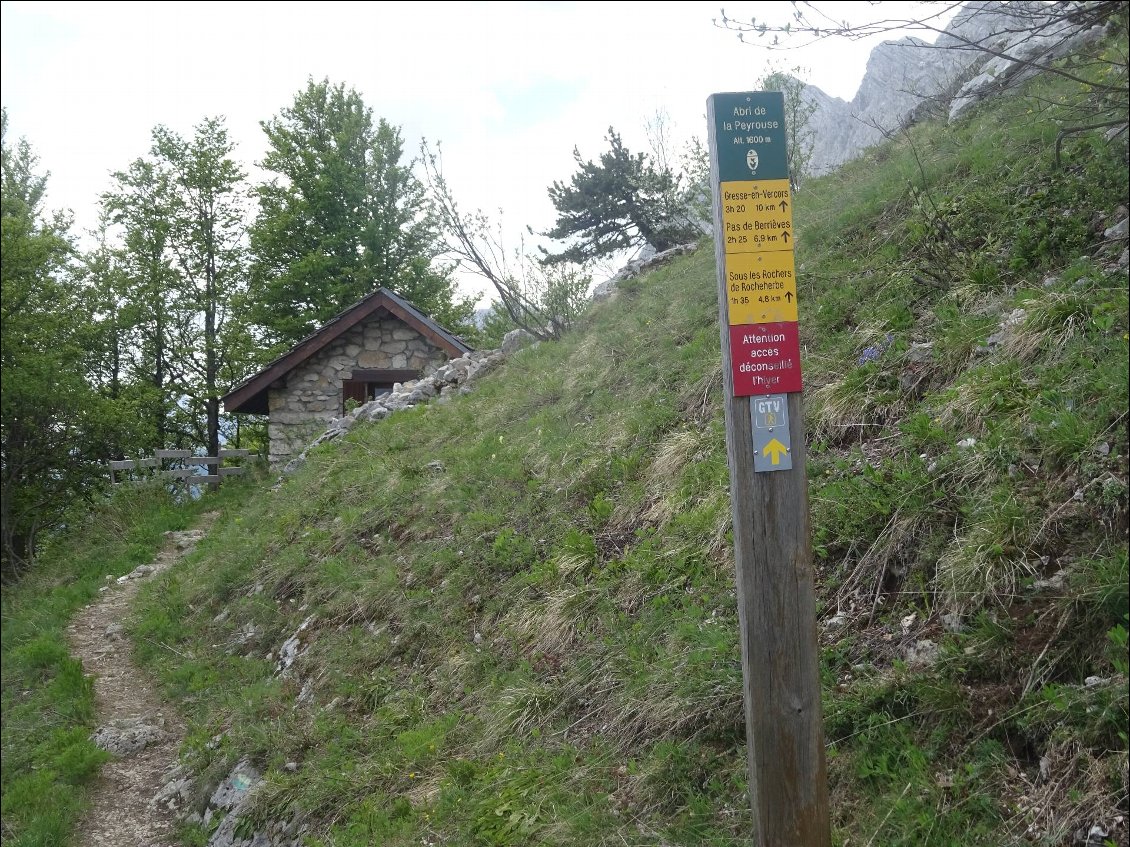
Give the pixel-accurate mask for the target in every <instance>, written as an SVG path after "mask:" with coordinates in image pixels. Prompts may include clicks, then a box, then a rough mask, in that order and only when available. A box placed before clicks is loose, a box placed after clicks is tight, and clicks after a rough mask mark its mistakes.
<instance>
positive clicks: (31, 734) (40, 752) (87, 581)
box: [0, 484, 247, 847]
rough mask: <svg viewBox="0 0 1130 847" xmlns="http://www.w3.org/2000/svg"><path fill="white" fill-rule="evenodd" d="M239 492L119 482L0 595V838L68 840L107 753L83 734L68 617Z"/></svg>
mask: <svg viewBox="0 0 1130 847" xmlns="http://www.w3.org/2000/svg"><path fill="white" fill-rule="evenodd" d="M246 491H247V486H246V485H239V484H237V485H227V486H225V489H224V491H223V492H222V494H220V495H209V496H206V497H204V498H202V499H200V500H197V501H194V502H192V503H188V504H177V503H174V502H173V501H172V500H171V499H170V498H169V497H168V496H167V494H166V492H164V491H162V490H161V489H155V488H151V487H147V488H137V489H130V488H123V489H122V490H120V491H118V492H117V493H116V494H115V496H114V497H113V499H111V500H108V501H106V502H105V503H104V504H102V505H100V506H99V507H97V508H95V509H91V510H89V511H88V512H86V513H85V514H79V515H76V519H75V525H74V526H73V527H72V528H71V529H70V530H69V531H66V532H64V533H63V534H62V535H61V536H59V537H56V538H53V539H51V540H50V542H49V543H48V544H47V545H46V549H45V550H44V551H43V553H42V555H41V557H40V559H39V560H38V561H37V563H36V565H35V567H34V568H33V569H32V570H31V571H30V572H29V573H28V574H27V575H26V576H25V577H24V578H23V580H22V581H21V582H19V583H18V584H16V585H12V586H6V587H5V589H4V597H3V637H2V644H3V733H2V735H3V756H4V768H3V777H2V780H0V785H2V788H3V819H4V843H5V844H10V845H12V847H17V845H18V847H33V845H35V847H58V845H63V844H67V843H70V842H71V839H72V837H73V828H74V825H75V823H76V822H77V821H78V819H79V817H80V816H81V814H82V812H83V810H84V808H85V798H86V791H87V787H88V786H89V784H90V781H91V780H92V779H93V778H94V777H95V776H96V775H97V773H98V769H99V766H100V765H101V764H102V763H103V762H104V761H105V760H106V759H107V758H108V756H107V754H106V753H104V752H103V751H101V750H99V749H98V748H96V747H95V746H94V744H93V743H92V742H91V741H90V740H89V736H90V734H91V732H92V731H93V730H94V728H95V714H94V686H93V682H92V680H91V678H90V677H87V676H86V675H85V674H84V671H83V667H82V664H81V663H80V662H79V661H77V660H75V659H73V658H71V656H70V653H69V648H68V646H67V634H66V628H67V624H68V623H69V622H70V620H71V618H72V617H73V616H74V614H75V612H77V611H78V610H79V609H80V608H81V607H82V606H84V605H85V604H87V603H89V602H91V601H92V600H93V599H94V598H95V597H96V596H97V595H98V589H99V587H100V586H103V585H105V584H106V581H105V578H106V577H107V576H112V577H118V576H121V575H122V574H124V573H128V572H129V571H131V570H132V569H133V568H135V567H137V565H140V564H145V563H146V562H149V561H151V560H152V558H153V556H154V554H155V553H156V552H157V551H158V550H159V549H160V547H161V545H162V543H163V542H164V536H163V533H164V532H167V531H169V530H177V529H184V528H186V527H187V526H189V525H191V523H192V522H193V520H194V519H195V518H196V516H197V515H199V513H200V512H201V511H203V510H206V509H210V508H217V507H222V506H223V505H225V504H230V503H232V502H234V501H235V500H237V499H238V498H239V497H241V496H244V495H245V494H246Z"/></svg>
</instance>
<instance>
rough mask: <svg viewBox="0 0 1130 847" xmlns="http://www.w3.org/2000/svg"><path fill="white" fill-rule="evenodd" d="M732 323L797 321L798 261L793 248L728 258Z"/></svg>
mask: <svg viewBox="0 0 1130 847" xmlns="http://www.w3.org/2000/svg"><path fill="white" fill-rule="evenodd" d="M726 292H727V295H726V297H727V300H729V305H730V309H729V312H730V324H731V325H735V324H758V323H780V322H786V321H792V322H794V323H795V322H796V320H797V309H796V263H795V261H794V259H793V251H792V250H778V251H773V252H768V251H767V252H764V253H734V254H732V255H730V256H727V257H726Z"/></svg>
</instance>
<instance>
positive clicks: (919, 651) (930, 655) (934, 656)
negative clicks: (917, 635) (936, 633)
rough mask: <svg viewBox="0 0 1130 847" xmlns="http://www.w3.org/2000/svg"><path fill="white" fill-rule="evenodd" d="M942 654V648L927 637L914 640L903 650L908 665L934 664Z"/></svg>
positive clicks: (915, 666)
mask: <svg viewBox="0 0 1130 847" xmlns="http://www.w3.org/2000/svg"><path fill="white" fill-rule="evenodd" d="M941 654H942V648H941V647H939V646H938V645H937V644H935V643H934V642H933V641H931V640H930V639H928V638H923V639H922V640H921V641H916V642H914V644H911V645H909V646H907V647H906V648H905V649H904V650H903V656H904V658H905V659H906V664H907V666H908V667H912V668H927V667H930V665H933V664H935V663H936V662H937V661H938V658H939V657H940V656H941Z"/></svg>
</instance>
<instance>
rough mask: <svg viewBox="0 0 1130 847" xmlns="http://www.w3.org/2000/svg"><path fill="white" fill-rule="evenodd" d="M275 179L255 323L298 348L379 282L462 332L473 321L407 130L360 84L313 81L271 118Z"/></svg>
mask: <svg viewBox="0 0 1130 847" xmlns="http://www.w3.org/2000/svg"><path fill="white" fill-rule="evenodd" d="M262 127H263V131H264V132H265V133H266V134H267V140H268V143H269V144H270V149H269V150H268V152H267V155H266V157H265V158H264V159H263V162H262V166H263V168H265V169H266V170H267V171H269V172H271V173H272V174H274V177H273V178H272V179H271V180H270V181H269V182H267V183H265V184H263V185H261V186H259V188H258V189H257V194H258V199H259V212H258V216H257V218H256V220H255V223H254V225H253V226H252V228H251V248H252V252H253V255H254V261H253V264H252V293H253V305H254V316H255V320H256V322H257V323H258V324H259V325H260V326H261V327H262V328H263V330H264V331H265V332H266V334H267V336H268V338H269V340H271V341H273V342H277V343H279V344H290V343H293V342H295V341H297V340H298V339H300V338H302V337H303V336H305V335H307V334H308V333H310V332H312V331H313V330H314V329H316V328H317V327H318V326H319V325H321V324H322V323H324V322H325V321H327V320H329V319H330V318H331V317H333V316H334V315H335V314H337V313H338V312H339V311H341V310H342V309H344V308H346V307H348V306H349V305H351V304H352V303H354V302H356V301H357V300H359V299H361V298H362V297H364V296H365V295H367V294H369V293H371V292H373V291H375V290H376V289H377V288H380V287H382V286H384V287H387V288H389V289H391V290H393V291H395V292H396V293H398V294H400V295H401V296H403V297H405V298H406V299H408V300H410V301H411V302H412V303H414V304H415V305H416V306H417V307H419V308H420V309H421V310H423V311H424V312H427V313H428V314H430V315H431V316H432V317H434V318H435V319H437V320H438V321H440V322H441V323H445V324H447V325H449V326H453V328H456V327H457V325H458V324H461V323H463V322H464V321H466V320H467V319H468V318H469V317H470V313H471V310H472V303H470V302H461V301H459V300H458V299H457V297H456V295H455V284H454V281H453V279H452V278H451V275H450V273H449V272H448V271H446V270H444V269H442V268H439V267H437V266H436V264H435V262H434V259H435V258H436V257H437V255H438V254H439V252H440V249H441V247H440V244H439V241H438V236H437V233H436V225H435V219H434V217H433V216H432V214H431V211H430V209H429V206H428V203H427V198H426V196H425V192H424V188H423V186H422V185H421V183H420V181H419V180H418V179H417V178H416V176H415V175H414V173H413V171H412V162H411V161H410V160H408V159H406V158H405V153H404V142H403V140H402V138H401V135H400V130H399V129H398V128H397V127H395V126H393V125H391V124H389V123H388V122H387V121H385V120H384V119H383V118H382V119H380V120H378V121H377V122H376V123H375V124H374V122H373V115H372V110H371V109H369V108H368V107H367V106H366V105H365V103H364V101H363V100H362V99H361V95H360V94H358V93H357V91H355V90H354V89H352V88H350V89H346V87H345V86H344V85H343V84H338V85H331V84H330V82H329V80H323V81H322V82H314V81H313V80H310V82H309V83H308V84H307V86H306V88H305V89H304V90H302V91H300V92H299V93H298V94H297V96H296V97H295V99H294V103H293V104H292V105H291V106H289V107H287V108H284V109H283V110H282V111H281V112H280V113H279V114H278V115H277V116H275V117H274V118H272V119H270V120H268V121H264V122H263V124H262Z"/></svg>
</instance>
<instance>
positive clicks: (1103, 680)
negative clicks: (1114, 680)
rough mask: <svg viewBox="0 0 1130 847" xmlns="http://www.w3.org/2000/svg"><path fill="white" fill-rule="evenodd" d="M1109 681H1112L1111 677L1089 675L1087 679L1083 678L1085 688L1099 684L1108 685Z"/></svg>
mask: <svg viewBox="0 0 1130 847" xmlns="http://www.w3.org/2000/svg"><path fill="white" fill-rule="evenodd" d="M1108 682H1110V678H1109V677H1105V676H1089V677H1087V678H1086V679H1085V680H1083V687H1084V688H1094V687H1095V686H1097V685H1106V684H1107V683H1108Z"/></svg>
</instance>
